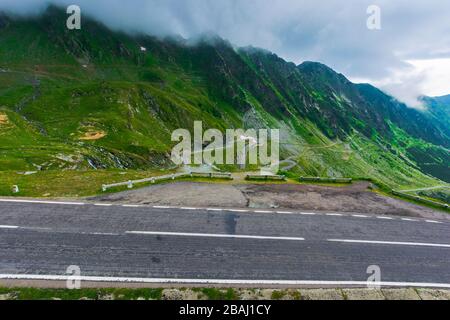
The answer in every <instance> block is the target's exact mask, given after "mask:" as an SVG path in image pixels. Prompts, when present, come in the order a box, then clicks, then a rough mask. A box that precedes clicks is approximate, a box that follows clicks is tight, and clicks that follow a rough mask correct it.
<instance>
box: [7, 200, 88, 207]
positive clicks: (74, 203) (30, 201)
mask: <svg viewBox="0 0 450 320" xmlns="http://www.w3.org/2000/svg"><path fill="white" fill-rule="evenodd" d="M0 202H12V203H39V204H61V205H74V206H83V205H85V204H86V203H83V202H64V201H44V200H22V199H0Z"/></svg>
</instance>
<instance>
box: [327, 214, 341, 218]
mask: <svg viewBox="0 0 450 320" xmlns="http://www.w3.org/2000/svg"><path fill="white" fill-rule="evenodd" d="M327 216H330V217H342V216H343V215H342V214H340V213H327Z"/></svg>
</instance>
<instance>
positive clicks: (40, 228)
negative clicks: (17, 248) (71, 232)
mask: <svg viewBox="0 0 450 320" xmlns="http://www.w3.org/2000/svg"><path fill="white" fill-rule="evenodd" d="M19 228H20V229H23V230H36V231H49V230H52V228H42V227H19Z"/></svg>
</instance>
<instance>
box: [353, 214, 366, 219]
mask: <svg viewBox="0 0 450 320" xmlns="http://www.w3.org/2000/svg"><path fill="white" fill-rule="evenodd" d="M352 217H355V218H368V216H365V215H363V214H352Z"/></svg>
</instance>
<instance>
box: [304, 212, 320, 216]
mask: <svg viewBox="0 0 450 320" xmlns="http://www.w3.org/2000/svg"><path fill="white" fill-rule="evenodd" d="M300 214H301V215H303V216H315V215H317V213H314V212H300Z"/></svg>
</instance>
